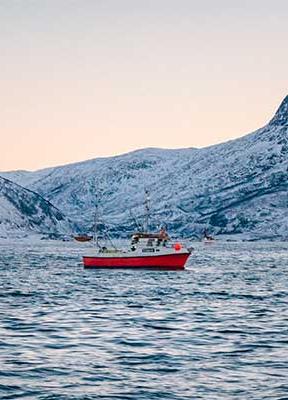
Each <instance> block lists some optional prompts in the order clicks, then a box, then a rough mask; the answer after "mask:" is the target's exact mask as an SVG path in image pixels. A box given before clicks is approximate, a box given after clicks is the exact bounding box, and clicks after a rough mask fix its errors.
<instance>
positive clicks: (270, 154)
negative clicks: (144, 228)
mask: <svg viewBox="0 0 288 400" xmlns="http://www.w3.org/2000/svg"><path fill="white" fill-rule="evenodd" d="M287 137H288V96H287V97H286V98H285V99H284V100H283V102H282V104H281V105H280V107H279V109H278V110H277V112H276V114H275V116H274V117H273V118H272V120H271V121H270V122H269V123H268V124H267V125H266V126H264V127H263V128H261V129H259V130H258V131H256V132H254V133H252V134H250V135H247V136H244V137H242V138H240V139H237V140H232V141H229V142H226V143H222V144H220V145H216V146H211V147H207V148H203V149H193V148H191V149H181V150H163V149H145V150H139V151H135V152H132V153H129V154H124V155H122V156H117V157H111V158H99V159H95V160H89V161H85V162H82V163H77V164H71V165H66V166H63V167H57V168H50V169H45V170H40V171H37V172H25V171H24V172H21V171H19V172H16V173H15V172H11V173H6V174H5V176H7V177H9V179H11V180H14V181H15V182H18V183H21V185H23V186H25V187H28V188H29V189H31V190H33V191H35V192H37V193H39V194H40V195H41V196H43V197H44V198H46V199H47V200H49V201H50V202H51V203H53V204H54V205H55V206H56V207H57V208H59V209H60V210H61V211H62V212H63V213H65V214H66V215H68V216H69V218H71V219H73V220H74V221H76V222H77V224H78V226H79V227H81V228H83V229H89V228H91V226H92V225H93V213H94V206H95V201H96V193H98V194H99V193H102V194H101V198H102V201H101V205H102V206H101V207H102V214H103V216H104V219H105V220H106V221H107V222H108V225H109V226H110V230H111V231H112V232H113V233H116V232H117V233H119V232H120V233H121V232H123V233H124V232H127V231H129V230H133V229H135V218H134V216H138V217H139V216H140V220H141V214H143V198H144V188H147V189H149V191H150V193H151V207H152V215H153V218H152V221H151V222H152V225H154V227H155V228H156V227H157V226H159V225H160V224H163V223H166V225H167V226H168V228H169V229H170V231H171V232H173V233H175V234H181V235H185V236H188V237H192V236H199V235H201V232H203V229H204V228H208V230H210V231H211V232H214V233H215V234H231V235H232V234H241V235H246V237H247V236H248V237H251V238H267V239H270V238H287V236H288V234H287V232H288V195H287V193H288V179H287V172H288V139H287Z"/></svg>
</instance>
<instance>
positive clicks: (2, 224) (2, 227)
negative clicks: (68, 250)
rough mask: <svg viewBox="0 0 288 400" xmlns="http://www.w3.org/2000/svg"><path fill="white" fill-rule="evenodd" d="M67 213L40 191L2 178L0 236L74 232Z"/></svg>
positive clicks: (0, 179)
mask: <svg viewBox="0 0 288 400" xmlns="http://www.w3.org/2000/svg"><path fill="white" fill-rule="evenodd" d="M71 229H72V226H70V224H69V222H68V221H67V220H66V218H65V216H64V215H63V214H62V213H61V212H60V211H59V210H57V209H56V208H55V207H54V206H53V205H52V204H51V203H49V202H48V201H46V200H44V199H43V198H42V197H41V196H40V195H39V194H37V193H34V192H32V191H31V190H27V189H24V188H23V187H21V186H19V185H17V184H15V183H13V182H11V181H9V180H8V179H5V178H2V177H0V237H5V238H6V237H10V236H14V235H15V234H16V235H17V233H18V234H22V235H25V234H27V233H29V232H30V233H42V234H49V235H51V234H56V235H57V234H60V233H64V232H66V233H69V232H71Z"/></svg>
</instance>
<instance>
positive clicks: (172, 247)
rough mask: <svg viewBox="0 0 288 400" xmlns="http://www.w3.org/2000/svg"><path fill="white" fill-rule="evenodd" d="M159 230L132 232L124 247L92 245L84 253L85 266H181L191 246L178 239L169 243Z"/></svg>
mask: <svg viewBox="0 0 288 400" xmlns="http://www.w3.org/2000/svg"><path fill="white" fill-rule="evenodd" d="M169 242H170V241H169V239H168V237H166V238H165V239H164V238H163V234H162V232H160V233H158V234H157V233H156V234H151V233H140V232H139V233H136V234H134V235H133V236H132V240H131V245H130V247H129V248H128V249H127V250H118V249H108V248H106V247H102V248H101V247H100V248H98V249H91V251H90V253H87V255H85V256H84V257H83V262H84V267H85V268H137V269H140V268H145V269H147V268H152V269H165V270H177V269H184V266H185V263H186V261H187V259H188V257H189V256H190V254H191V251H192V249H191V248H187V247H185V246H184V245H183V244H181V243H179V242H175V243H169Z"/></svg>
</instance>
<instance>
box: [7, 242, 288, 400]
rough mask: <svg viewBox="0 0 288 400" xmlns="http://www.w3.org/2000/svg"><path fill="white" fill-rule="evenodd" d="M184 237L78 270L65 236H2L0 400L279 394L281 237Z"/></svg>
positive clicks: (285, 247)
mask: <svg viewBox="0 0 288 400" xmlns="http://www.w3.org/2000/svg"><path fill="white" fill-rule="evenodd" d="M84 246H85V245H84ZM195 247H196V248H195V253H194V254H193V255H192V256H191V258H190V261H189V263H188V268H187V270H186V271H178V272H177V271H170V272H168V271H167V272H165V271H127V270H121V271H114V270H108V271H105V270H90V271H87V270H84V269H83V268H82V265H81V247H79V245H77V244H74V243H64V242H63V243H59V242H36V243H34V244H33V243H32V242H24V241H23V242H13V243H11V242H8V241H7V240H6V241H5V240H2V242H1V243H0V367H1V369H0V398H1V399H18V398H23V399H47V400H48V399H87V400H88V399H120V400H122V399H123V400H124V399H135V400H141V399H145V400H146V399H147V400H153V399H163V400H164V399H169V400H170V399H171V400H172V399H177V400H180V399H244V400H252V399H261V400H263V399H269V400H270V399H278V400H279V399H287V398H288V382H287V380H288V378H287V375H288V373H287V371H288V338H287V329H288V328H287V327H288V298H287V294H288V279H287V275H288V244H287V243H221V242H219V243H214V244H211V245H204V244H201V243H198V244H196V246H195ZM82 249H83V248H82Z"/></svg>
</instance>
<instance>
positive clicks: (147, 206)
mask: <svg viewBox="0 0 288 400" xmlns="http://www.w3.org/2000/svg"><path fill="white" fill-rule="evenodd" d="M144 205H145V223H144V232H148V229H149V213H150V197H149V191H148V189H145V203H144Z"/></svg>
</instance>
